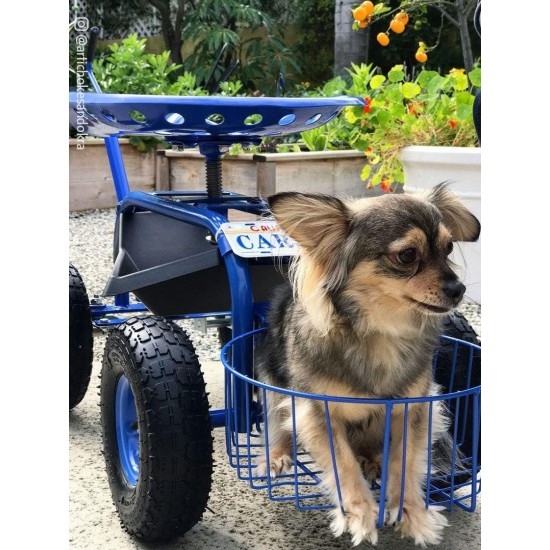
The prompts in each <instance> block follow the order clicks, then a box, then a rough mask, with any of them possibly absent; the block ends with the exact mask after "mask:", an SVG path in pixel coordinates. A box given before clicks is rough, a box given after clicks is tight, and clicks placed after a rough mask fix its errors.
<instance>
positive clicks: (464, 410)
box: [435, 311, 481, 465]
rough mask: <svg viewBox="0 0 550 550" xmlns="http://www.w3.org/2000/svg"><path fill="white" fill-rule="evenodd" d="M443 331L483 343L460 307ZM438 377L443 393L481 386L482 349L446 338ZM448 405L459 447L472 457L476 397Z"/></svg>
mask: <svg viewBox="0 0 550 550" xmlns="http://www.w3.org/2000/svg"><path fill="white" fill-rule="evenodd" d="M442 333H443V335H444V336H450V337H451V338H456V339H457V340H463V341H465V342H470V343H472V344H476V345H478V346H481V342H480V340H479V338H478V337H477V334H476V332H475V330H474V329H473V328H472V326H471V325H470V323H469V322H468V320H467V319H466V317H464V315H462V314H461V313H459V312H457V311H454V312H453V313H452V314H451V315H449V316H448V317H447V318H446V319H445V321H444V323H443V331H442ZM455 354H456V359H455ZM470 363H471V364H470ZM435 381H436V382H437V383H438V384H439V385H440V386H441V387H442V393H449V392H458V391H463V390H467V389H470V388H473V387H476V386H480V385H481V351H479V350H470V348H469V347H467V346H463V345H462V346H461V345H458V346H455V344H454V342H453V341H452V340H445V339H442V341H441V345H440V347H439V349H438V352H437V364H436V369H435ZM457 402H459V410H458V419H457V418H456V416H457V415H456V409H457ZM448 407H449V412H450V416H451V425H450V426H449V432H450V435H451V436H452V437H453V438H454V431H455V425H456V426H457V438H456V439H457V444H458V448H459V449H460V452H461V453H462V455H463V456H464V458H466V459H470V458H471V457H472V453H473V444H474V440H473V430H474V397H473V396H468V397H462V398H460V399H459V400H458V401H457V400H456V399H451V400H450V402H449V403H448ZM455 422H456V424H455ZM478 433H479V436H478V441H477V464H478V465H481V430H480V431H479V432H478Z"/></svg>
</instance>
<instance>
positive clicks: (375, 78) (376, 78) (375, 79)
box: [369, 74, 386, 90]
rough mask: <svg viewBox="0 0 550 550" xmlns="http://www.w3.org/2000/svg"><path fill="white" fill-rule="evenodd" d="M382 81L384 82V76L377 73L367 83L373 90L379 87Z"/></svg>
mask: <svg viewBox="0 0 550 550" xmlns="http://www.w3.org/2000/svg"><path fill="white" fill-rule="evenodd" d="M384 82H386V77H385V76H384V75H383V74H377V75H376V76H373V77H372V78H371V81H370V83H369V85H370V87H371V88H372V89H373V90H376V88H380V86H382V84H384Z"/></svg>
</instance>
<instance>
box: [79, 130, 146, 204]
mask: <svg viewBox="0 0 550 550" xmlns="http://www.w3.org/2000/svg"><path fill="white" fill-rule="evenodd" d="M119 141H120V148H121V151H122V157H123V158H124V164H125V166H126V173H127V175H128V181H129V182H130V188H131V189H132V190H142V191H153V190H154V189H155V151H151V152H149V153H140V152H138V151H137V149H136V148H135V147H133V146H132V145H130V144H129V143H128V140H127V139H121V140H119ZM77 142H80V143H82V141H81V140H76V139H69V210H70V211H74V210H88V209H95V208H110V207H113V206H116V204H117V199H116V193H115V187H114V183H113V177H112V175H111V169H110V167H109V161H108V160H107V151H106V150H105V144H104V141H103V140H102V139H94V140H91V139H90V140H86V141H85V145H84V148H83V149H77Z"/></svg>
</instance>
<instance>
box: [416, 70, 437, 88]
mask: <svg viewBox="0 0 550 550" xmlns="http://www.w3.org/2000/svg"><path fill="white" fill-rule="evenodd" d="M438 77H439V73H437V72H436V71H426V70H422V71H420V74H419V75H418V77H417V79H416V82H417V83H418V84H419V85H420V86H422V88H426V87H427V85H428V83H429V82H430V81H431V80H432V79H434V78H438Z"/></svg>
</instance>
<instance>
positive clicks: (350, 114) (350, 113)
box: [344, 107, 359, 124]
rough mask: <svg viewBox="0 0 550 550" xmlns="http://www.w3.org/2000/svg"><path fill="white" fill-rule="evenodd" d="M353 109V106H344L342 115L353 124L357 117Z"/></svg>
mask: <svg viewBox="0 0 550 550" xmlns="http://www.w3.org/2000/svg"><path fill="white" fill-rule="evenodd" d="M354 111H355V109H354V108H353V107H352V108H349V107H346V108H345V109H344V117H345V119H346V120H347V121H348V122H349V123H350V124H353V123H354V122H355V121H356V120H357V119H358V118H359V117H358V116H357V114H356V113H355V112H354Z"/></svg>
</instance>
